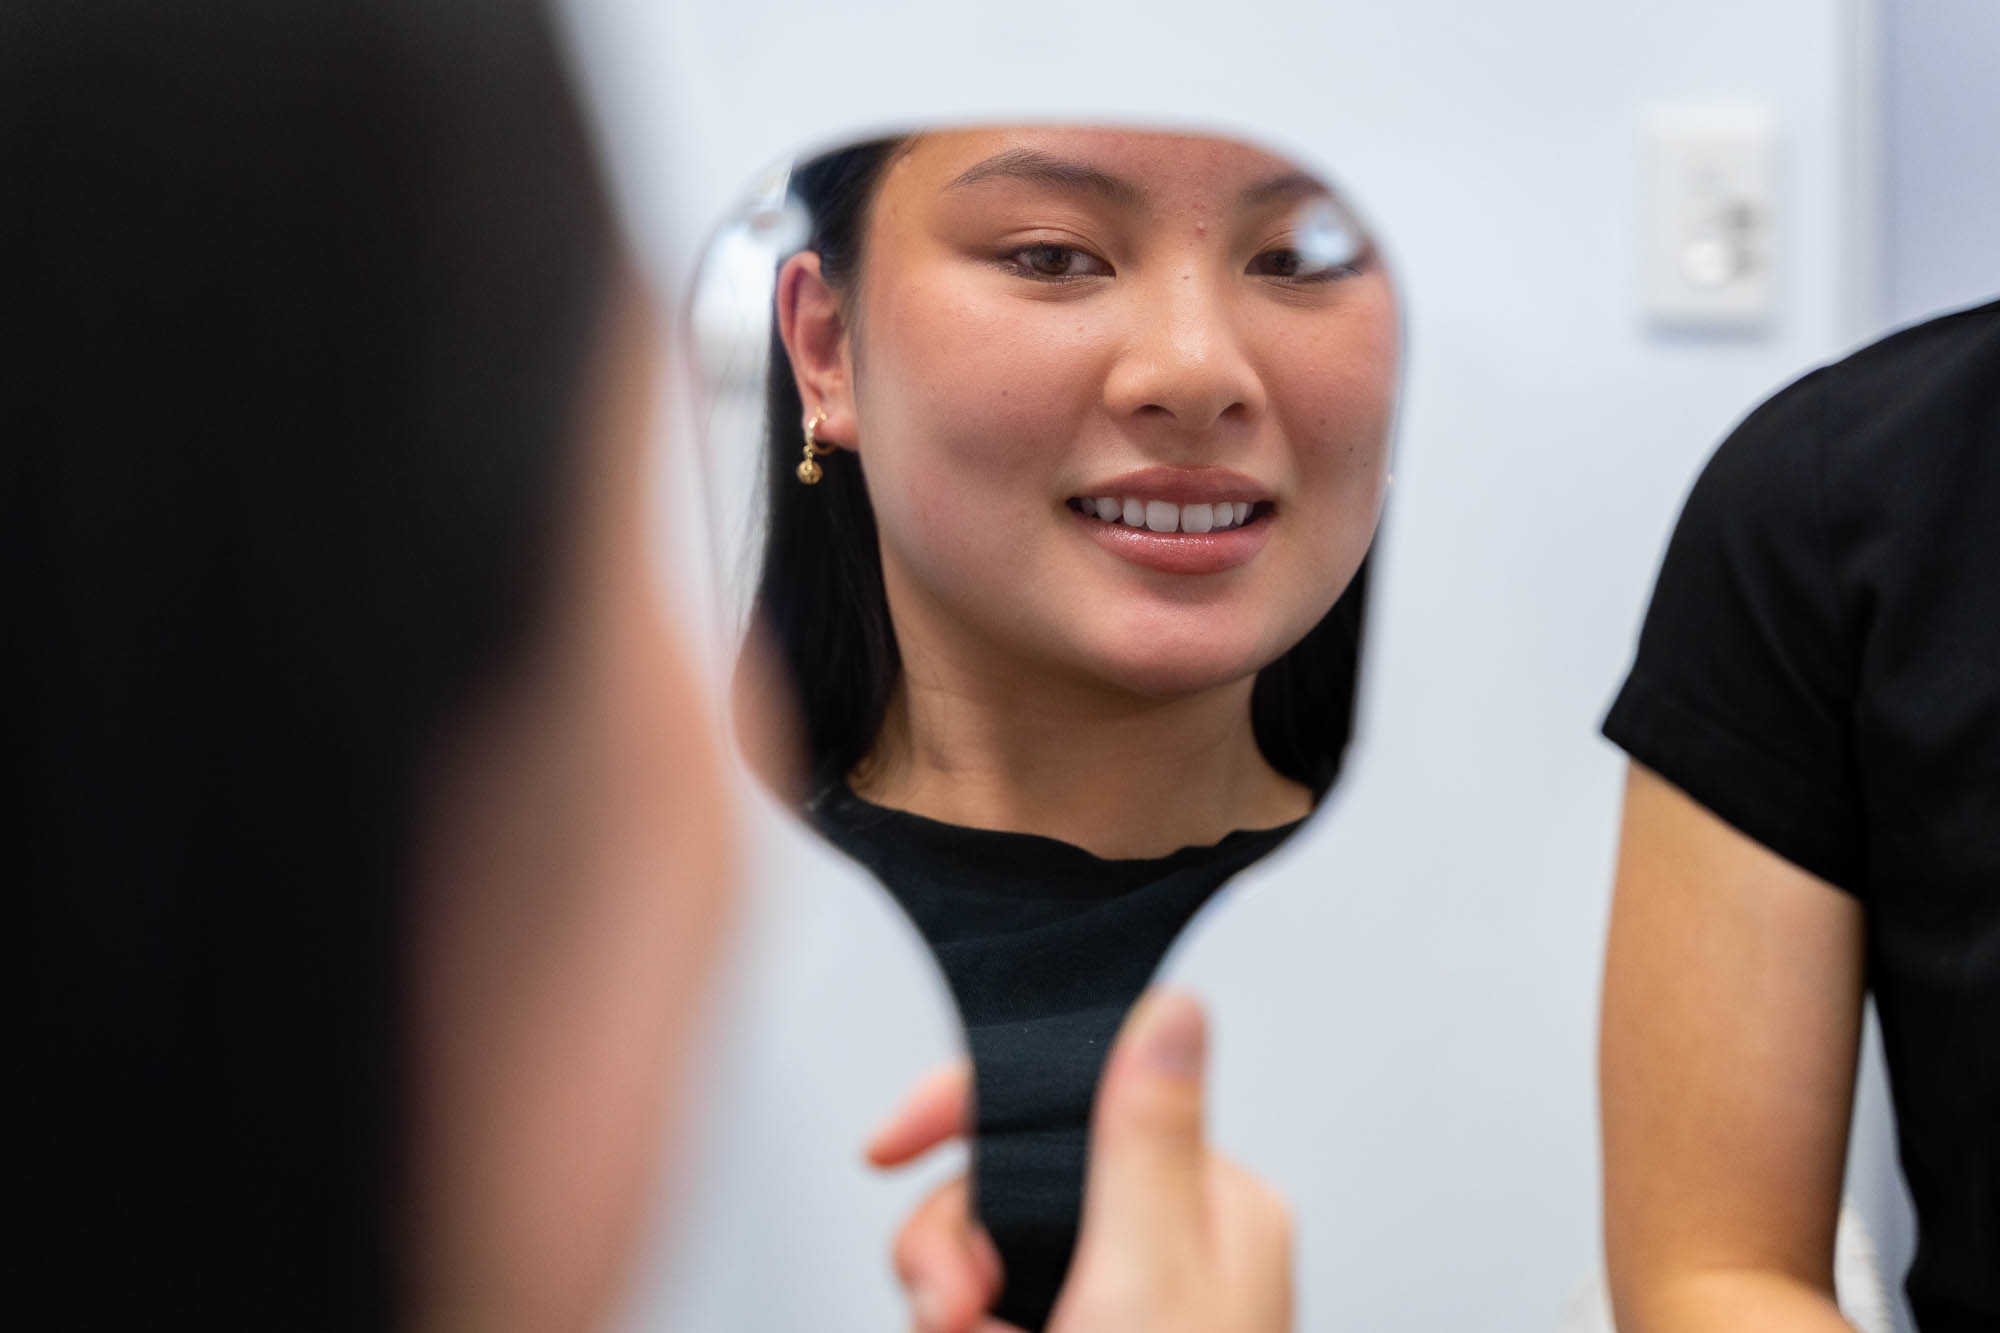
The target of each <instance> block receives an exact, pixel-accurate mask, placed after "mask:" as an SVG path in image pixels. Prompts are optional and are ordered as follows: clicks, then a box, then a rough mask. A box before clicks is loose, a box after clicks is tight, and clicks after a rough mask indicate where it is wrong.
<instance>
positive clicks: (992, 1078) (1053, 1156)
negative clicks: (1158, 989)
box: [811, 784, 1298, 1329]
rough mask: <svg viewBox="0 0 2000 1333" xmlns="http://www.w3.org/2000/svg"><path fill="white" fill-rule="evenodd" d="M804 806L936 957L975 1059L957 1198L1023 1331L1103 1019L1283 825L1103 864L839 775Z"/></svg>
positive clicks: (1104, 1030) (1073, 1178) (1058, 1255)
mask: <svg viewBox="0 0 2000 1333" xmlns="http://www.w3.org/2000/svg"><path fill="white" fill-rule="evenodd" d="M811 818H812V822H813V824H814V826H815V827H816V828H818V829H819V831H820V832H821V833H823V834H825V835H826V837H827V838H828V840H829V841H831V842H832V843H833V844H834V845H835V846H836V847H838V848H840V849H841V850H842V851H844V852H846V853H847V854H848V855H849V856H852V857H853V858H854V859H855V860H857V861H859V862H860V863H861V864H862V865H864V866H866V867H867V868H868V869H869V870H871V871H873V872H874V873H875V875H876V877H877V878H878V879H880V880H881V881H882V883H883V884H884V885H885V886H887V888H888V890H889V892H890V893H891V894H892V895H894V896H895V898H896V900H897V901H898V902H899V903H901V904H902V906H903V909H904V911H906V912H907V913H909V915H910V917H911V919H912V920H914V921H915V922H916V925H917V928H918V930H919V931H921V932H922V933H923V936H924V938H925V939H926V940H927V941H929V942H930V946H931V949H932V951H933V952H934V953H935V954H936V955H937V959H938V962H939V964H940V965H941V966H942V967H943V969H944V974H945V977H946V979H947V980H948V981H949V983H950V985H951V990H952V994H953V996H954V997H955V998H956V1000H957V1003H958V1009H959V1017H960V1018H961V1019H962V1020H963V1021H964V1023H965V1030H966V1036H967V1039H968V1041H969V1043H970V1045H971V1048H972V1061H973V1067H974V1069H975V1070H976V1071H977V1072H976V1084H977V1101H978V1127H979V1140H978V1144H977V1149H976V1152H975V1156H974V1165H973V1190H974V1198H975V1205H974V1206H975V1208H976V1210H977V1212H978V1214H979V1218H980V1221H981V1222H983V1223H984V1224H985V1226H986V1229H987V1230H988V1231H989V1232H990V1233H991V1234H992V1236H993V1242H994V1244H995V1245H996V1246H998V1248H999V1250H1000V1256H1001V1261H1002V1264H1003V1266H1004V1267H1005V1269H1006V1289H1005V1291H1004V1292H1003V1293H1002V1294H1001V1298H1000V1301H999V1303H998V1305H997V1306H996V1307H995V1313H996V1314H998V1315H999V1316H1000V1317H1001V1318H1003V1319H1006V1320H1008V1321H1010V1322H1012V1323H1016V1324H1019V1325H1021V1326H1022V1327H1023V1328H1028V1329H1038V1328H1040V1327H1041V1326H1042V1324H1043V1323H1045V1322H1046V1321H1047V1319H1048V1314H1049V1307H1050V1306H1051V1305H1053V1304H1054V1303H1055V1298H1056V1293H1057V1291H1058V1290H1059V1289H1060V1287H1061V1285H1062V1279H1063V1274H1064V1272H1065V1271H1066V1270H1067V1269H1068V1267H1069V1257H1070V1250H1071V1249H1072V1248H1073V1247H1074V1245H1075V1243H1076V1232H1077V1222H1078V1216H1079V1212H1080V1209H1081V1207H1082V1202H1083V1173H1084V1153H1085V1147H1086V1143H1087V1139H1088V1131H1089V1124H1090V1106H1091V1099H1092V1096H1093V1094H1094V1093H1095V1091H1096V1089H1097V1077H1098V1073H1099V1072H1100V1070H1101V1069H1102V1067H1103V1064H1104V1057H1105V1055H1106V1054H1107V1053H1108V1051H1109V1049H1110V1046H1111V1042H1112V1039H1113V1037H1115V1036H1116V1035H1117V1031H1118V1025H1119V1023H1120V1022H1122V1021H1123V1019H1124V1017H1125V1014H1126V1011H1127V1010H1129V1009H1130V1008H1131V1006H1132V1002H1133V1001H1134V1000H1136V999H1137V998H1138V996H1139V993H1140V992H1141V991H1142V990H1144V989H1145V987H1146V983H1147V981H1148V980H1149V979H1150V978H1151V977H1152V975H1153V971H1154V969H1155V968H1157V967H1158V966H1159V963H1160V959H1161V958H1162V957H1163V956H1164V955H1165V954H1166V952H1167V949H1168V947H1169V946H1170V945H1171V944H1172V943H1173V941H1174V937H1175V936H1176V935H1178V934H1179V933H1180V930H1181V927H1182V926H1184V925H1185V924H1186V923H1187V920H1188V918H1189V917H1190V916H1192V915H1193V914H1194V913H1195V911H1196V909H1198V908H1200V907H1201V905H1202V904H1203V903H1205V902H1207V901H1208V899H1209V898H1210V896H1211V895H1213V894H1214V892H1215V891H1216V890H1217V889H1218V888H1220V887H1221V886H1222V884H1223V883H1224V881H1226V880H1227V879H1229V877H1230V876H1232V875H1234V874H1235V873H1236V872H1237V871H1239V870H1241V869H1243V868H1244V867H1245V866H1248V865H1250V864H1251V863H1252V862H1254V861H1256V860H1257V859H1259V858H1260V857H1262V856H1264V855H1265V854H1266V853H1268V852H1269V851H1271V850H1272V849H1273V848H1274V847H1276V846H1277V845H1278V844H1279V843H1280V842H1282V841H1284V839H1285V838H1286V837H1287V836H1288V835H1289V834H1290V833H1291V832H1292V831H1293V830H1294V829H1296V828H1297V827H1298V825H1297V824H1287V825H1284V826H1283V827H1281V828H1275V829H1261V830H1257V831H1254V832H1239V833H1232V834H1230V835H1229V836H1228V837H1226V838H1224V839H1223V840H1222V841H1221V842H1219V843H1216V844H1215V845H1214V846H1212V847H1184V848H1182V849H1181V850H1179V851H1177V852H1174V853H1172V854H1171V855H1168V856H1162V857H1157V858H1150V859H1142V860H1117V861H1108V860H1104V859H1102V858H1100V857H1097V856H1093V855H1092V854H1090V853H1089V852H1086V851H1084V850H1083V849H1082V848H1081V847H1076V846H1072V845H1071V844H1069V843H1066V842H1058V841H1056V840H1055V839H1053V838H1042V837H1036V836H1034V835H1033V834H1026V833H1000V832H994V831H992V830H988V829H973V828H962V827H959V826H958V825H955V824H944V823H939V822H938V821H936V820H933V819H925V818H923V817H922V816H920V815H912V814H906V813H904V812H902V811H897V810H888V809H885V808H883V807H882V806H878V805H873V804H871V803H869V802H867V801H864V800H862V799H861V798H860V797H858V796H856V795H855V794H854V793H853V792H852V791H851V790H849V789H848V788H847V787H846V786H845V785H844V784H843V785H841V786H837V787H834V788H833V789H831V790H830V791H828V792H827V793H826V794H824V795H823V796H821V797H820V798H819V800H817V801H816V802H814V804H813V807H812V810H811Z"/></svg>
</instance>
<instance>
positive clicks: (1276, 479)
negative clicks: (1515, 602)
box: [738, 128, 1399, 1326]
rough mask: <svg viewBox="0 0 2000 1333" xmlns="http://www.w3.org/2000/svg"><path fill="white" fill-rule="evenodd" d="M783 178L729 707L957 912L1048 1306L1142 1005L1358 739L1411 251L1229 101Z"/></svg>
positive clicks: (938, 927) (950, 950)
mask: <svg viewBox="0 0 2000 1333" xmlns="http://www.w3.org/2000/svg"><path fill="white" fill-rule="evenodd" d="M791 192H792V194H793V196H794V198H795V199H796V200H797V201H798V202H799V204H800V205H801V206H802V207H803V209H804V211H805V213H806V214H807V216H808V218H809V222H808V225H807V232H808V234H807V237H806V240H805V245H804V247H803V248H802V249H800V250H799V251H798V252H797V253H796V254H792V255H791V256H789V257H788V258H786V259H785V260H784V261H783V263H782V265H781V267H780V269H779V272H778V276H777V282H776V310H775V327H774V329H773V343H774V351H773V357H772V363H771V369H770V375H769V381H768V385H767V411H768V417H767V419H768V429H769V440H768V447H767V457H766V462H765V468H766V485H767V487H768V495H767V505H768V509H767V521H768V528H767V532H766V537H765V548H764V559H763V565H762V573H761V577H760V580H759V583H758V586H757V592H756V599H755V606H754V615H753V625H752V632H751V635H750V639H749V644H750V647H749V648H748V649H747V650H746V652H745V655H744V659H743V664H742V667H741V669H740V672H739V682H738V683H739V690H738V709H739V717H740V718H741V719H742V720H743V722H744V730H745V731H746V732H750V733H754V734H756V735H757V736H758V737H760V738H762V739H760V743H758V744H755V745H753V746H751V747H750V748H752V749H753V750H754V751H755V752H756V753H757V754H758V755H760V756H761V757H762V760H763V767H764V768H765V769H766V772H765V776H766V778H767V779H768V780H769V781H770V782H771V783H772V785H773V786H774V787H776V788H777V789H779V790H780V791H782V792H783V793H785V794H786V796H787V798H788V799H789V800H792V801H795V802H796V803H797V804H798V805H799V807H800V808H801V809H802V810H803V811H804V812H805V813H806V814H807V816H808V817H809V818H810V820H811V821H812V823H813V824H814V826H815V827H816V828H818V829H819V830H820V831H821V832H822V833H823V834H824V835H825V836H826V837H828V838H829V840H831V841H832V842H833V843H834V844H835V845H836V846H838V847H840V848H841V849H842V850H843V851H845V852H847V853H849V854H850V855H852V856H854V857H855V858H856V859H857V860H859V861H860V862H861V863H862V864H864V865H866V866H867V867H869V868H870V869H871V870H872V871H874V872H875V873H876V875H877V876H878V877H880V878H881V879H882V881H883V882H884V884H885V885H886V886H887V887H888V888H889V890H890V892H891V893H892V894H893V895H895V897H896V898H897V900H898V901H899V902H900V903H901V904H902V905H903V907H904V908H905V909H906V910H907V911H908V912H909V914H910V915H911V916H912V918H913V919H914V920H915V921H916V923H917V925H918V926H919V928H920V929H921V930H922V931H923V933H924V935H925V937H926V938H927V939H928V940H929V941H930V942H931V944H932V946H933V948H934V949H935V950H936V952H937V955H938V958H939V960H940V962H941V964H942V965H943V967H944V970H945V972H946V975H947V977H948V979H949V980H950V982H951V985H952V989H953V992H954V995H955V997H956V999H957V1002H958V1004H959V1007H960V1011H961V1016H962V1018H963V1019H964V1021H965V1023H966V1026H967V1030H968V1034H969V1038H970V1045H971V1048H972V1052H973V1056H974V1061H975V1066H976V1071H977V1104H978V1117H979V1123H978V1129H979V1140H978V1145H977V1166H976V1169H975V1176H976V1197H977V1207H978V1210H979V1214H980V1217H981V1220H982V1221H983V1222H984V1223H985V1225H986V1227H987V1229H988V1230H989V1231H990V1232H991V1233H992V1235H993V1237H994V1239H995V1240H996V1242H997V1243H998V1248H999V1250H1000V1255H1001V1260H1002V1264H1003V1266H1004V1269H1005V1279H1006V1287H1005V1292H1004V1295H1003V1297H1002V1299H1001V1303H1000V1307H999V1308H1000V1311H1001V1313H1002V1314H1004V1315H1005V1316H1006V1317H1008V1318H1010V1319H1012V1320H1013V1321H1014V1322H1016V1323H1021V1324H1025V1325H1029V1326H1035V1325H1038V1324H1039V1323H1040V1322H1041V1321H1042V1320H1043V1319H1044V1318H1045V1317H1046V1315H1047V1313H1048V1311H1049V1308H1050V1305H1051V1303H1052V1302H1053V1300H1054V1299H1055V1296H1056V1293H1057V1290H1058V1288H1059V1285H1060V1281H1061V1278H1062V1274H1063V1271H1064V1268H1065V1266H1066V1265H1067V1262H1068V1256H1069V1251H1070V1248H1071V1244H1072V1242H1073V1239H1074V1235H1075V1228H1076V1222H1077V1214H1078V1207H1079V1203H1080V1194H1081V1187H1082V1179H1083V1156H1084V1140H1085V1127H1086V1124H1087V1122H1088V1117H1089V1108H1090V1098H1091V1093H1092V1089H1093V1087H1094V1086H1095V1083H1096V1079H1097V1075H1098V1070H1099V1066H1100V1064H1101V1061H1102V1060H1103V1057H1104V1053H1105V1051H1106V1050H1107V1049H1108V1047H1109V1044H1110V1038H1111V1036H1112V1034H1113V1033H1114V1032H1115V1031H1116V1029H1117V1025H1118V1023H1119V1021H1120V1019H1121V1018H1122V1017H1123V1015H1124V1013H1125V1011H1126V1010H1127V1008H1129V1006H1130V1005H1131V1003H1132V1001H1133V1000H1134V999H1135V998H1136V997H1137V996H1138V994H1139V992H1140V991H1141V990H1142V989H1143V988H1144V986H1145V984H1146V981H1147V979H1148V978H1149V977H1150V975H1151V973H1152V971H1153V969H1154V968H1155V967H1156V966H1157V965H1158V962H1159V960H1160V958H1161V957H1162V956H1163V955H1164V953H1165V952H1166V950H1167V948H1168V946H1169V945H1170V944H1171V943H1172V941H1173V939H1174V938H1175V936H1176V935H1177V934H1178V932H1179V931H1180V929H1181V927H1182V926H1183V925H1184V924H1185V923H1186V922H1187V920H1188V919H1189V917H1191V916H1192V915H1193V913H1194V912H1195V911H1196V910H1197V909H1199V908H1200V907H1201V906H1202V905H1203V904H1204V903H1205V902H1207V901H1208V900H1209V899H1210V898H1211V897H1212V896H1213V895H1214V893H1215V892H1216V890H1217V889H1219V888H1220V887H1221V886H1222V885H1223V884H1224V883H1225V882H1226V881H1227V880H1228V879H1229V878H1230V877H1231V876H1232V875H1234V874H1235V873H1236V872H1237V871H1239V870H1241V869H1242V868H1243V867H1245V866H1247V865H1249V864H1250V863H1252V862H1254V861H1255V860H1257V859H1258V858H1260V857H1262V856H1263V855H1265V854H1267V853H1268V852H1270V851H1271V850H1272V849H1273V848H1275V847H1276V846H1277V845H1278V844H1279V843H1280V842H1282V841H1283V840H1284V839H1285V838H1286V837H1287V836H1288V835H1289V834H1290V833H1291V832H1292V831H1293V830H1294V829H1295V828H1296V827H1297V826H1298V824H1299V822H1300V821H1302V820H1303V819H1304V818H1305V817H1306V816H1307V815H1308V814H1309V813H1311V811H1312V810H1313V808H1314V806H1315V804H1316V803H1317V802H1318V801H1319V799H1320V798H1321V797H1322V796H1324V795H1325V793H1326V792H1327V790H1328V789H1329V788H1330V787H1331V785H1332V783H1333V781H1334V779H1335V777H1336V776H1337V774H1338V771H1339V767H1340V761H1341V756H1342V754H1343V751H1344V749H1345V746H1346V743H1347V740H1348V737H1349V734H1350V732H1351V730H1352V722H1353V701H1354V685H1355V671H1356V663H1357V657H1358V652H1359V644H1360V631H1361V608H1362V604H1363V597H1364V590H1365V578H1364V577H1363V574H1362V569H1363V563H1364V559H1365V557H1366V555H1367V551H1368V548H1369V545H1370V542H1371V541H1372V539H1373V535H1374V531H1375V527H1376V521H1377V517H1378V515H1379V513H1380V509H1381V504H1382V498H1383V493H1384V487H1385V484H1386V463H1387V453H1388V438H1389V425H1390V420H1391V417H1392V414H1393V405H1394V396H1395V385H1396V379H1397V360H1398V356H1397V353H1398V341H1399V339H1398V329H1397V320H1396V308H1395V298H1394V292H1393V289H1392V287H1391V285H1390V282H1389V280H1388V277H1387V275H1386V273H1385V271H1384V268H1383V265H1382V263H1381V261H1380V259H1379V257H1378V256H1377V253H1376V251H1375V248H1374V246H1373V244H1372V243H1371V241H1370V240H1369V238H1368V237H1367V236H1366V234H1365V233H1364V232H1363V231H1362V229H1361V228H1360V227H1359V225H1358V224H1357V223H1356V222H1355V221H1354V220H1353V217H1352V215H1351V213H1350V212H1349V211H1348V209H1347V207H1346V205H1345V204H1344V203H1343V201H1342V200H1341V199H1340V198H1339V197H1338V196H1337V195H1336V194H1335V193H1334V192H1333V191H1332V190H1331V189H1330V188H1329V187H1328V186H1327V185H1325V184H1324V183H1323V182H1321V181H1320V180H1319V179H1317V178H1316V177H1314V176H1311V175H1309V174H1307V173H1304V172H1301V171H1300V170H1299V169H1298V168H1297V167H1296V166H1295V165H1294V164H1292V163H1290V162H1288V161H1286V160H1284V159H1283V158H1281V157H1278V156H1276V155H1273V154H1271V153H1269V152H1266V151H1264V150H1262V149H1259V148H1256V147H1253V146H1251V145H1247V144H1243V143H1239V142H1234V141H1230V140H1224V139H1217V138H1213V137H1207V136H1199V135H1183V134H1172V133H1161V132H1151V131H1137V130H1121V129H1090V128H1082V129H1078V128H1032V129H1030V128H1000V129H980V130H955V131H949V132H925V133H919V134H914V135H910V136H907V137H902V138H896V139H883V140H877V141H873V142H869V143H864V144H859V145H856V146H853V147H850V148H846V149H843V150H840V151H837V152H833V153H829V154H826V155H823V156H821V157H818V158H815V159H813V160H812V161H810V162H807V163H805V164H803V165H802V166H800V167H798V168H797V169H796V170H794V172H793V173H792V177H791ZM802 462H804V463H810V464H811V466H801V464H802ZM802 483H804V484H802ZM773 718H784V719H793V720H796V721H797V723H798V724H799V725H798V728H797V734H796V735H795V736H789V737H787V738H785V740H784V742H783V743H781V744H779V745H778V746H776V747H773V746H772V745H771V744H769V743H768V737H769V735H770V733H771V732H772V730H773V727H772V724H771V719H773ZM778 730H780V731H782V730H783V728H778Z"/></svg>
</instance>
